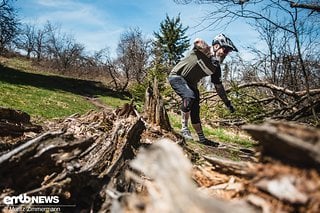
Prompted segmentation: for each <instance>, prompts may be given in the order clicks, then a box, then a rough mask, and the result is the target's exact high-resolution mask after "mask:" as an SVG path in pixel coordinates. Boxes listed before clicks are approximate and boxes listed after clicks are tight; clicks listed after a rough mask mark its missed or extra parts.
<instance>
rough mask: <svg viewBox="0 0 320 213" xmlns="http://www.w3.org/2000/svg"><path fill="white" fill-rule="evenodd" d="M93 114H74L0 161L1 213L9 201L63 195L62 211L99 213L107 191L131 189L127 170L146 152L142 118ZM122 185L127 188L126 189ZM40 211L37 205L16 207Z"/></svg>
mask: <svg viewBox="0 0 320 213" xmlns="http://www.w3.org/2000/svg"><path fill="white" fill-rule="evenodd" d="M117 116H118V115H117V114H114V113H105V112H94V111H91V112H89V113H88V114H86V115H84V116H79V115H74V116H71V117H69V118H66V119H65V120H64V121H63V122H62V123H58V124H56V126H54V124H50V128H51V129H52V130H54V129H58V130H57V131H52V132H47V133H44V134H42V135H40V136H38V137H36V138H34V139H32V140H30V141H27V142H25V143H23V144H22V145H20V146H18V147H16V148H14V149H13V150H11V151H9V152H7V153H5V154H3V155H1V156H0V191H1V192H2V193H0V202H1V209H3V210H5V209H8V208H10V205H4V203H2V201H3V199H4V198H5V197H7V198H8V196H9V197H10V196H19V195H23V196H39V195H45V196H58V198H59V203H58V204H57V205H56V207H57V208H59V209H60V210H61V211H63V212H64V211H66V212H80V211H87V212H88V211H94V212H98V211H99V209H101V208H102V205H101V204H103V203H106V202H107V201H106V200H105V199H104V198H105V196H103V194H104V193H105V188H106V187H114V188H116V189H119V188H123V189H126V188H129V187H130V185H125V184H124V183H125V181H124V171H125V168H126V167H127V165H128V162H129V161H130V160H131V159H132V158H133V157H134V156H135V153H136V149H138V148H139V147H140V144H139V143H140V135H141V133H142V131H143V130H144V129H145V127H144V122H142V121H141V119H140V118H138V117H134V116H132V114H131V113H129V114H128V117H122V116H123V115H121V116H120V115H119V117H117ZM121 183H122V185H121ZM14 204H15V206H16V207H17V208H18V207H21V208H22V207H25V206H29V207H30V206H33V207H37V204H31V203H29V204H28V203H27V204H25V203H19V202H18V203H14Z"/></svg>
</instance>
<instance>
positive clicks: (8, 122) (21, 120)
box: [0, 107, 42, 137]
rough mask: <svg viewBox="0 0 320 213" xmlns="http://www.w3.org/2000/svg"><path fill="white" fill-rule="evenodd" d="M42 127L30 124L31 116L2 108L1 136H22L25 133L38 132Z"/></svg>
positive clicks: (0, 117) (0, 111) (0, 110)
mask: <svg viewBox="0 0 320 213" xmlns="http://www.w3.org/2000/svg"><path fill="white" fill-rule="evenodd" d="M41 130H42V128H41V126H39V125H34V124H32V123H31V122H30V116H29V115H28V114H27V113H25V112H22V111H20V110H14V109H8V108H3V107H0V136H8V135H10V136H15V137H18V136H21V135H23V133H25V132H37V133H39V132H40V131H41Z"/></svg>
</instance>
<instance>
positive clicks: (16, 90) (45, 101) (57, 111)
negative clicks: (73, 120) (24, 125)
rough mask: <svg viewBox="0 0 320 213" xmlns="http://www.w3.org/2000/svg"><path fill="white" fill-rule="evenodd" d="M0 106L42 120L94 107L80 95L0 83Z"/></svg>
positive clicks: (81, 111) (85, 110) (83, 111)
mask: <svg viewBox="0 0 320 213" xmlns="http://www.w3.org/2000/svg"><path fill="white" fill-rule="evenodd" d="M0 91H1V93H2V95H1V96H0V106H2V107H6V108H12V109H17V110H21V111H24V112H26V113H28V114H30V115H31V116H33V117H41V118H43V119H52V118H61V117H65V116H68V115H71V114H74V113H80V114H82V113H85V112H87V111H88V110H90V109H94V108H95V107H94V106H93V105H92V104H91V103H90V102H88V101H87V100H85V99H84V98H83V97H82V96H80V95H74V94H72V93H68V92H63V91H52V90H48V89H43V88H37V87H33V86H27V85H14V84H8V83H5V82H1V81H0Z"/></svg>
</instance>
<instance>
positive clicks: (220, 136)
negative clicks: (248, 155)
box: [169, 113, 255, 148]
mask: <svg viewBox="0 0 320 213" xmlns="http://www.w3.org/2000/svg"><path fill="white" fill-rule="evenodd" d="M169 119H170V123H171V125H172V128H173V129H174V130H175V131H176V132H179V131H180V128H181V122H180V120H181V119H180V116H178V115H175V114H172V113H169ZM190 131H191V132H192V133H193V134H195V132H194V130H193V128H192V127H191V125H190ZM203 132H204V134H205V135H206V136H207V137H208V138H212V139H216V140H218V141H221V142H226V143H234V144H238V145H241V146H243V147H246V148H250V147H253V146H254V144H255V142H254V141H252V140H251V139H250V138H249V137H248V136H247V135H246V134H245V133H243V132H238V133H234V132H233V131H231V129H224V128H221V127H219V128H211V127H208V126H204V127H203Z"/></svg>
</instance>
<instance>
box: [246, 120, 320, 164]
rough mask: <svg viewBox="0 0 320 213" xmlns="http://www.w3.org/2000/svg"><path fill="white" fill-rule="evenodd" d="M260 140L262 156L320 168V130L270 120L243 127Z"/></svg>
mask: <svg viewBox="0 0 320 213" xmlns="http://www.w3.org/2000/svg"><path fill="white" fill-rule="evenodd" d="M243 129H244V130H246V131H247V132H248V133H249V134H250V135H251V136H252V137H253V138H254V139H255V140H257V141H259V143H260V144H261V148H262V156H264V157H266V156H271V157H273V158H276V159H279V160H281V161H283V162H286V163H290V164H294V165H298V166H301V167H314V168H316V169H317V170H320V130H319V129H316V128H313V127H308V126H305V125H300V124H297V123H290V122H280V121H269V122H266V123H264V124H262V125H246V126H244V127H243Z"/></svg>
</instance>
